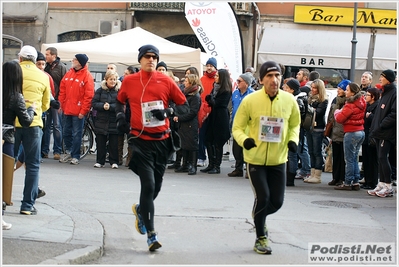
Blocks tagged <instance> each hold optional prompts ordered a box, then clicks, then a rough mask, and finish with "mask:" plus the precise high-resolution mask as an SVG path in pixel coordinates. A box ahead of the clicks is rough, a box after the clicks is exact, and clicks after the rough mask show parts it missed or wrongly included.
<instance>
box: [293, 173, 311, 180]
mask: <svg viewBox="0 0 399 267" xmlns="http://www.w3.org/2000/svg"><path fill="white" fill-rule="evenodd" d="M309 176H310V173H308V174H303V173H301V172H298V173H297V174H296V175H295V179H303V180H305V179H307V178H309Z"/></svg>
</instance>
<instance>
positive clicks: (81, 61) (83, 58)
mask: <svg viewBox="0 0 399 267" xmlns="http://www.w3.org/2000/svg"><path fill="white" fill-rule="evenodd" d="M75 57H76V59H77V60H78V62H79V64H80V65H81V66H82V68H83V67H84V66H85V65H86V63H87V61H89V58H88V57H87V56H86V54H76V55H75Z"/></svg>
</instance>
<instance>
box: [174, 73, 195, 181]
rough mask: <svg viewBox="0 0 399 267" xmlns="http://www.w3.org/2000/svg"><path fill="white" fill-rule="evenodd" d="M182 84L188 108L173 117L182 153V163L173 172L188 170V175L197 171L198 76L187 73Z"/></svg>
mask: <svg viewBox="0 0 399 267" xmlns="http://www.w3.org/2000/svg"><path fill="white" fill-rule="evenodd" d="M184 85H185V88H184V95H185V96H186V99H187V102H188V105H189V106H190V110H189V112H187V113H184V114H180V115H177V116H174V117H173V121H174V122H176V123H177V122H179V129H178V133H179V135H180V137H181V150H182V155H183V165H182V166H180V167H179V168H178V169H176V170H175V172H188V174H189V175H194V174H196V173H197V158H198V111H199V109H200V106H201V97H200V94H199V91H200V89H201V87H200V86H199V77H198V76H197V75H195V74H189V75H187V77H186V79H185V81H184Z"/></svg>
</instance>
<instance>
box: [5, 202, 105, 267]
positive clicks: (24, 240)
mask: <svg viewBox="0 0 399 267" xmlns="http://www.w3.org/2000/svg"><path fill="white" fill-rule="evenodd" d="M45 198H46V197H43V198H41V199H38V200H37V202H36V205H35V207H36V208H37V209H38V215H31V216H29V215H22V214H19V207H20V203H14V205H13V206H7V209H6V211H5V215H4V217H3V218H4V220H5V221H6V222H7V223H11V224H12V228H11V229H10V230H5V231H2V237H3V251H2V254H3V262H2V264H18V265H19V264H30V265H32V264H39V265H60V264H64V265H65V264H84V263H87V262H89V261H92V260H95V259H98V258H99V257H101V256H102V254H103V246H104V229H103V227H102V225H101V224H100V222H98V221H97V220H96V219H95V218H93V217H91V216H90V215H88V214H86V213H83V212H80V211H79V210H78V209H75V208H73V207H70V206H66V205H64V206H60V205H59V204H58V205H57V207H58V209H59V210H58V209H54V208H53V207H51V206H50V205H48V204H47V203H46V200H45Z"/></svg>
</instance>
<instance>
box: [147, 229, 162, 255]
mask: <svg viewBox="0 0 399 267" xmlns="http://www.w3.org/2000/svg"><path fill="white" fill-rule="evenodd" d="M147 244H148V249H149V250H150V251H155V250H156V249H158V248H160V247H162V244H161V243H159V241H158V237H157V234H156V233H154V232H153V233H151V234H150V235H148V238H147Z"/></svg>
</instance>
